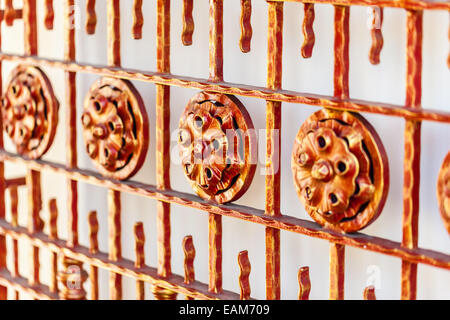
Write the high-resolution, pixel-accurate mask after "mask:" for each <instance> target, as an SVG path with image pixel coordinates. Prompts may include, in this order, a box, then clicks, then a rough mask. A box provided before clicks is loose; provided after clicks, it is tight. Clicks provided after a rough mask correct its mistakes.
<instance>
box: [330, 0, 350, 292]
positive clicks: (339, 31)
mask: <svg viewBox="0 0 450 320" xmlns="http://www.w3.org/2000/svg"><path fill="white" fill-rule="evenodd" d="M349 40H350V7H345V6H335V7H334V96H335V97H336V98H339V99H342V100H345V99H348V98H349V96H350V90H349V68H350V59H349ZM344 279H345V246H344V245H340V244H336V243H330V299H331V300H343V299H344Z"/></svg>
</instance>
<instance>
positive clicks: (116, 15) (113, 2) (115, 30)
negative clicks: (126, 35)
mask: <svg viewBox="0 0 450 320" xmlns="http://www.w3.org/2000/svg"><path fill="white" fill-rule="evenodd" d="M108 65H109V66H112V67H120V65H121V54H120V1H119V0H108Z"/></svg>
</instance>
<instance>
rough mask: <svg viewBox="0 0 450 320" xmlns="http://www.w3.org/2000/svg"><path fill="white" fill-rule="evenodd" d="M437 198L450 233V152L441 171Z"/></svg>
mask: <svg viewBox="0 0 450 320" xmlns="http://www.w3.org/2000/svg"><path fill="white" fill-rule="evenodd" d="M437 198H438V204H439V209H440V211H441V216H442V219H443V220H444V224H445V228H446V229H447V232H448V233H450V152H449V153H448V154H447V156H446V157H445V160H444V163H443V164H442V167H441V170H440V171H439V178H438V184H437Z"/></svg>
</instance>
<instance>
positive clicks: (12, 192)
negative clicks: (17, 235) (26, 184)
mask: <svg viewBox="0 0 450 320" xmlns="http://www.w3.org/2000/svg"><path fill="white" fill-rule="evenodd" d="M9 197H10V200H11V225H12V226H13V227H17V226H19V195H18V193H17V187H16V186H12V187H10V188H9ZM11 275H12V276H13V277H18V276H20V274H19V242H18V241H17V240H16V239H13V268H12V270H11ZM15 299H16V300H19V291H16V292H15Z"/></svg>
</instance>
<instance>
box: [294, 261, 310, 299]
mask: <svg viewBox="0 0 450 320" xmlns="http://www.w3.org/2000/svg"><path fill="white" fill-rule="evenodd" d="M297 278H298V285H299V290H298V300H309V294H310V292H311V280H310V278H309V267H302V268H300V269H299V270H298V275H297Z"/></svg>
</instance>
